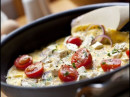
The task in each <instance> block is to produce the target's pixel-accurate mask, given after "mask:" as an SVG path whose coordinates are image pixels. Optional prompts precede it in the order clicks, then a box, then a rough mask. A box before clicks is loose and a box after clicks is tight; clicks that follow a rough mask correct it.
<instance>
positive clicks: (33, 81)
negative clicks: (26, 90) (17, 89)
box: [21, 78, 38, 87]
mask: <svg viewBox="0 0 130 97" xmlns="http://www.w3.org/2000/svg"><path fill="white" fill-rule="evenodd" d="M37 82H38V80H37V79H29V78H27V79H23V80H22V82H21V85H22V86H24V87H32V86H36V83H37Z"/></svg>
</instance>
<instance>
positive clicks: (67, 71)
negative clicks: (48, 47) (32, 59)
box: [58, 65, 78, 82]
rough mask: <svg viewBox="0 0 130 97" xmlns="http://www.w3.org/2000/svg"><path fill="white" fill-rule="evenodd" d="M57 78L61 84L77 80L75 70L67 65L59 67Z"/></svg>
mask: <svg viewBox="0 0 130 97" xmlns="http://www.w3.org/2000/svg"><path fill="white" fill-rule="evenodd" d="M58 76H59V78H60V80H61V81H63V82H70V81H75V80H77V77H78V72H77V70H76V69H75V68H73V67H71V66H68V65H63V66H61V68H60V70H59V72H58Z"/></svg>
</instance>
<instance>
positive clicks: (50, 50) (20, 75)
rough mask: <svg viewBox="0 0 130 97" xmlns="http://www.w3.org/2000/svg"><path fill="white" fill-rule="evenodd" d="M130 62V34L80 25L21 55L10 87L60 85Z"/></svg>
mask: <svg viewBox="0 0 130 97" xmlns="http://www.w3.org/2000/svg"><path fill="white" fill-rule="evenodd" d="M128 63H129V32H120V31H117V30H114V29H110V28H105V27H104V26H103V25H95V24H88V25H80V26H75V27H73V28H72V29H71V35H69V36H67V37H63V38H61V39H58V40H57V41H55V42H53V43H51V44H48V46H46V47H43V48H42V49H41V50H36V51H34V52H32V53H29V54H25V55H20V56H19V57H18V58H17V59H16V60H15V62H14V64H13V66H12V67H11V68H10V69H9V70H8V73H7V76H6V77H7V79H6V82H7V84H10V85H15V86H23V87H45V86H57V85H61V84H64V83H67V82H71V81H80V80H85V79H91V78H94V77H97V76H100V75H102V74H104V73H107V72H111V71H113V70H115V69H117V68H120V67H121V66H124V65H126V64H128Z"/></svg>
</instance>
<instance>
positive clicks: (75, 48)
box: [66, 43, 78, 51]
mask: <svg viewBox="0 0 130 97" xmlns="http://www.w3.org/2000/svg"><path fill="white" fill-rule="evenodd" d="M66 47H67V48H68V49H69V50H72V51H77V50H78V46H77V45H75V44H72V43H67V44H66Z"/></svg>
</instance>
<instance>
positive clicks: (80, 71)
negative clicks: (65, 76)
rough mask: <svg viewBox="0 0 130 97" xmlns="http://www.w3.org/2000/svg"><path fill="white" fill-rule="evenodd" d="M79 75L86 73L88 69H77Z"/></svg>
mask: <svg viewBox="0 0 130 97" xmlns="http://www.w3.org/2000/svg"><path fill="white" fill-rule="evenodd" d="M77 71H78V73H79V74H82V73H86V68H85V67H84V66H82V67H80V68H78V69H77Z"/></svg>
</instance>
